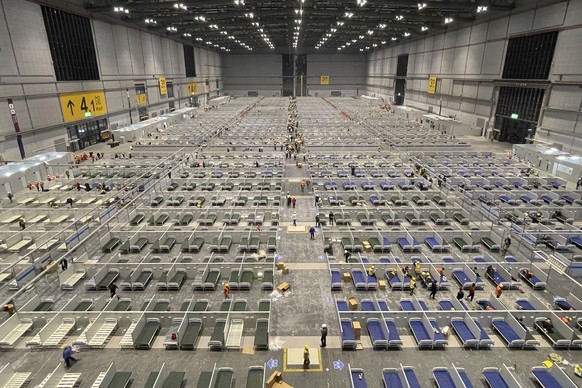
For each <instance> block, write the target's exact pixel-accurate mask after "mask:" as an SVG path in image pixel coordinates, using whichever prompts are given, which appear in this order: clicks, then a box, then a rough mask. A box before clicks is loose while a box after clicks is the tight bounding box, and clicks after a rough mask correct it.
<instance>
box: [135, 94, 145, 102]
mask: <svg viewBox="0 0 582 388" xmlns="http://www.w3.org/2000/svg"><path fill="white" fill-rule="evenodd" d="M135 101H136V102H137V105H146V104H147V103H148V96H147V95H146V94H145V93H143V94H136V95H135Z"/></svg>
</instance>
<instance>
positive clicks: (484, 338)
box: [473, 319, 491, 341]
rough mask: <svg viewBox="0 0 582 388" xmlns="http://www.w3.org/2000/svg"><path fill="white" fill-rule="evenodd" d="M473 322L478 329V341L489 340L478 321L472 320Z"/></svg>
mask: <svg viewBox="0 0 582 388" xmlns="http://www.w3.org/2000/svg"><path fill="white" fill-rule="evenodd" d="M473 322H475V324H476V325H477V327H478V328H479V331H480V332H481V338H479V341H483V340H490V339H491V337H489V334H487V332H486V331H485V329H484V328H483V326H481V324H480V323H479V320H477V319H473Z"/></svg>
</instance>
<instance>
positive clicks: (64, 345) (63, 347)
mask: <svg viewBox="0 0 582 388" xmlns="http://www.w3.org/2000/svg"><path fill="white" fill-rule="evenodd" d="M67 346H69V345H67V344H62V345H61V349H66V348H67Z"/></svg>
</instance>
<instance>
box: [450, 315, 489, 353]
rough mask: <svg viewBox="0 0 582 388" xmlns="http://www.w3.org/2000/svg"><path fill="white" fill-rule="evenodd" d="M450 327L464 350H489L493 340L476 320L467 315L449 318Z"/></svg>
mask: <svg viewBox="0 0 582 388" xmlns="http://www.w3.org/2000/svg"><path fill="white" fill-rule="evenodd" d="M451 326H452V328H453V330H454V331H455V333H456V334H457V336H458V337H459V339H460V340H461V342H462V343H463V347H466V348H489V347H490V346H492V345H493V340H492V339H491V338H490V337H489V335H488V334H487V332H485V329H483V327H482V326H481V325H480V324H479V323H478V321H477V320H476V319H473V318H471V317H470V316H469V315H465V316H464V317H462V318H461V317H453V318H451Z"/></svg>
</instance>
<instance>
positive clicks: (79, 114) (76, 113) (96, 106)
mask: <svg viewBox="0 0 582 388" xmlns="http://www.w3.org/2000/svg"><path fill="white" fill-rule="evenodd" d="M59 99H60V102H61V110H62V112H63V119H64V120H65V122H69V121H76V120H82V119H84V118H85V117H91V116H101V115H104V114H106V113H107V104H106V103H105V93H104V92H103V90H99V91H93V92H77V93H63V94H61V95H60V96H59Z"/></svg>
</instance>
